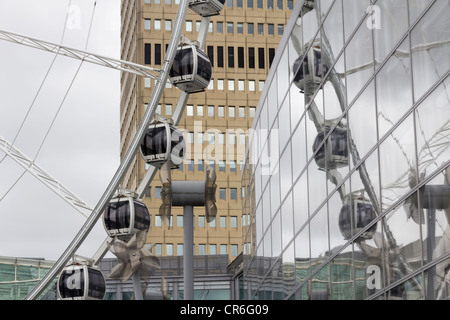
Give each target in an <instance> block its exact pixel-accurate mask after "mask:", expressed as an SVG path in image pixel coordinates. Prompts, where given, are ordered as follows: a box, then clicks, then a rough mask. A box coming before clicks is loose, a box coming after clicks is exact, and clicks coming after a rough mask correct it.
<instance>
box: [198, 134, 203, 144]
mask: <svg viewBox="0 0 450 320" xmlns="http://www.w3.org/2000/svg"><path fill="white" fill-rule="evenodd" d="M197 143H199V144H203V132H197Z"/></svg>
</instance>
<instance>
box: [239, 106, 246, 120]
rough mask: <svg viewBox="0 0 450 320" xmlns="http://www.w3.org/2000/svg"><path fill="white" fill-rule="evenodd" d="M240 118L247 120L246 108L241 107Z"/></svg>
mask: <svg viewBox="0 0 450 320" xmlns="http://www.w3.org/2000/svg"><path fill="white" fill-rule="evenodd" d="M239 118H245V107H239Z"/></svg>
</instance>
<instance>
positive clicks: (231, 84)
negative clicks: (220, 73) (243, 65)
mask: <svg viewBox="0 0 450 320" xmlns="http://www.w3.org/2000/svg"><path fill="white" fill-rule="evenodd" d="M228 90H230V91H234V79H229V80H228Z"/></svg>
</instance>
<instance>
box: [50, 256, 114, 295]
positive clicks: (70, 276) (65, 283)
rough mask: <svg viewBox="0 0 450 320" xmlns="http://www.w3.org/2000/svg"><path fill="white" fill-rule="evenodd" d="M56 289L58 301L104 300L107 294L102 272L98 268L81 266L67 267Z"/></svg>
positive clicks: (59, 278) (60, 276)
mask: <svg viewBox="0 0 450 320" xmlns="http://www.w3.org/2000/svg"><path fill="white" fill-rule="evenodd" d="M56 287H57V294H58V300H103V298H104V296H105V292H106V283H105V278H104V277H103V274H102V272H101V271H100V270H99V269H98V268H96V267H91V266H87V265H79V264H73V265H70V266H67V267H65V268H64V269H63V271H62V272H61V274H60V275H59V277H58V282H57V286H56Z"/></svg>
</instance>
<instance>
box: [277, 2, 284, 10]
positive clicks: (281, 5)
mask: <svg viewBox="0 0 450 320" xmlns="http://www.w3.org/2000/svg"><path fill="white" fill-rule="evenodd" d="M277 9H279V10H283V0H277Z"/></svg>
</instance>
